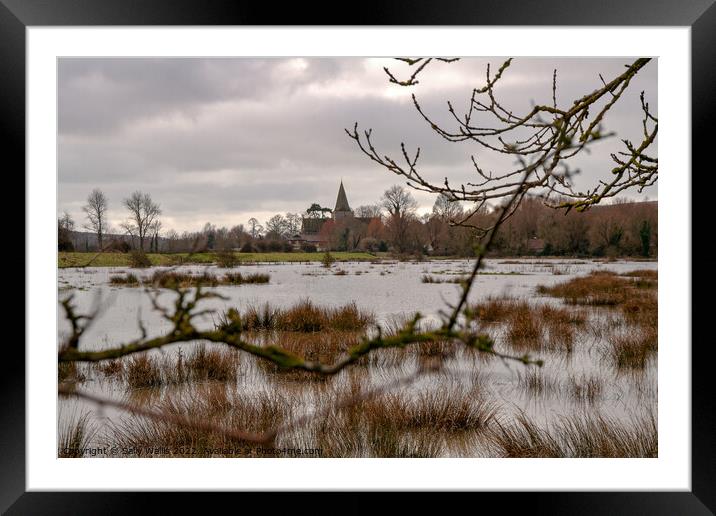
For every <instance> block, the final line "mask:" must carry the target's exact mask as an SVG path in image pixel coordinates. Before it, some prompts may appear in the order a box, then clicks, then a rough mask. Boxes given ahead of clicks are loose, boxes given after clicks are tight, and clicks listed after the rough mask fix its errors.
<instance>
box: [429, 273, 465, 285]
mask: <svg viewBox="0 0 716 516" xmlns="http://www.w3.org/2000/svg"><path fill="white" fill-rule="evenodd" d="M466 280H467V279H466V278H465V277H463V276H457V277H455V278H436V277H435V276H429V275H427V274H424V275H423V277H422V278H420V281H421V283H465V281H466Z"/></svg>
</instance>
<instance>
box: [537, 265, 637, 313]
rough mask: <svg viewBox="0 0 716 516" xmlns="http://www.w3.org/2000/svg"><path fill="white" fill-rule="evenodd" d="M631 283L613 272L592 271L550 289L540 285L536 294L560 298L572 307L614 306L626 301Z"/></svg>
mask: <svg viewBox="0 0 716 516" xmlns="http://www.w3.org/2000/svg"><path fill="white" fill-rule="evenodd" d="M631 282H632V280H630V279H627V278H623V277H619V276H617V275H616V274H615V273H613V272H608V271H594V272H592V273H591V274H588V275H586V276H580V277H578V278H573V279H571V280H569V281H566V282H564V283H558V284H556V285H553V286H551V287H548V286H545V285H540V286H538V287H537V292H538V293H540V294H545V295H549V296H553V297H561V298H563V299H564V300H565V302H567V303H568V304H572V305H591V306H616V305H619V304H621V303H623V302H624V301H625V300H626V298H627V292H626V290H627V289H628V287H629V285H630V283H631Z"/></svg>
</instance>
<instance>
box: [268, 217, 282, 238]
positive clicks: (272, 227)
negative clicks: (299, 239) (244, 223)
mask: <svg viewBox="0 0 716 516" xmlns="http://www.w3.org/2000/svg"><path fill="white" fill-rule="evenodd" d="M266 235H270V236H271V237H272V238H274V239H277V238H281V237H283V236H285V235H286V219H285V218H284V217H283V215H280V214H277V215H274V216H273V217H271V218H270V219H268V220H267V221H266Z"/></svg>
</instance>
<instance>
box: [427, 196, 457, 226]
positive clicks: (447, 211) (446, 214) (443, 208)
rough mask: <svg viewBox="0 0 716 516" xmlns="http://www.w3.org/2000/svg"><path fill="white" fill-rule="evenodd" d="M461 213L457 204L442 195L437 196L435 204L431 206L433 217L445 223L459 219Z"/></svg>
mask: <svg viewBox="0 0 716 516" xmlns="http://www.w3.org/2000/svg"><path fill="white" fill-rule="evenodd" d="M463 212H464V210H463V209H462V206H461V205H460V203H459V202H456V201H454V200H452V199H451V198H450V197H449V196H448V195H445V194H442V193H441V194H439V195H438V196H437V198H436V199H435V204H433V215H435V216H436V217H438V218H439V219H440V220H442V221H445V222H450V221H455V220H459V219H461V218H462V215H463Z"/></svg>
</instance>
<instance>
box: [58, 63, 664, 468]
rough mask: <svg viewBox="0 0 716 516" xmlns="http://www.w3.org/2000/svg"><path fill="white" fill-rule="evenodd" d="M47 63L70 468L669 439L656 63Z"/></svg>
mask: <svg viewBox="0 0 716 516" xmlns="http://www.w3.org/2000/svg"><path fill="white" fill-rule="evenodd" d="M56 66H57V67H56V80H57V83H56V98H57V133H56V138H57V197H56V209H57V214H56V215H57V220H56V224H57V226H56V229H57V233H56V234H57V255H56V264H57V271H56V272H57V276H56V277H57V304H56V306H57V312H56V314H57V315H56V317H57V344H56V349H57V368H56V371H57V382H56V386H57V419H56V423H57V454H56V457H57V458H83V459H111V458H148V459H151V458H227V457H228V458H237V459H240V458H286V459H301V458H310V459H316V458H342V459H353V458H658V457H659V456H660V454H659V432H658V428H659V425H658V424H657V422H658V410H659V406H658V371H659V360H658V351H659V346H658V319H659V309H658V308H659V307H658V304H659V303H658V280H659V273H658V269H659V263H658V256H659V246H658V244H659V216H658V210H659V195H658V194H659V189H658V169H659V152H658V143H659V138H658V126H659V99H658V93H659V84H658V78H659V74H658V71H659V58H658V57H642V56H638V55H637V56H628V55H626V56H624V57H594V56H585V57H564V56H555V57H546V56H544V57H534V56H526V57H522V56H520V55H515V56H485V57H475V56H465V55H435V56H400V55H398V56H394V57H373V56H365V57H356V56H345V57H316V56H306V57H302V56H290V55H286V56H275V57H248V56H241V57H226V56H221V57H212V56H207V57H196V56H191V57H176V56H166V57H162V56H154V57H142V56H132V57H119V56H107V57H101V56H100V57H98V56H92V57H89V56H88V57H82V56H59V57H58V58H57V60H56ZM664 102H665V103H666V101H664ZM664 109H666V108H665V104H664ZM665 120H666V124H665V126H664V127H665V130H666V128H667V127H668V126H669V120H670V119H669V117H667V118H665ZM665 135H666V133H665ZM664 138H666V136H664ZM665 141H667V142H668V139H667V140H665ZM667 147H668V146H667V145H665V146H664V149H665V150H666V149H667ZM667 168H668V167H667ZM672 172H674V171H673V170H672ZM665 177H666V176H665ZM667 190H668V188H666V187H665V189H664V192H665V195H666V192H667ZM50 222H52V223H53V224H54V222H53V220H52V219H51V217H50ZM666 242H668V240H667V241H666ZM48 254H49V253H48ZM662 272H663V271H662ZM667 272H668V269H667ZM664 274H665V276H664V278H665V279H664V281H667V279H666V278H667V277H668V274H666V272H665V273H664ZM53 316H54V315H53ZM46 344H49V345H52V344H51V343H50V342H48V343H46ZM45 353H47V351H45ZM53 360H54V358H53ZM50 365H51V366H52V367H54V362H53V363H52V364H50ZM52 395H53V396H54V391H53V392H52ZM261 462H263V461H261Z"/></svg>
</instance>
